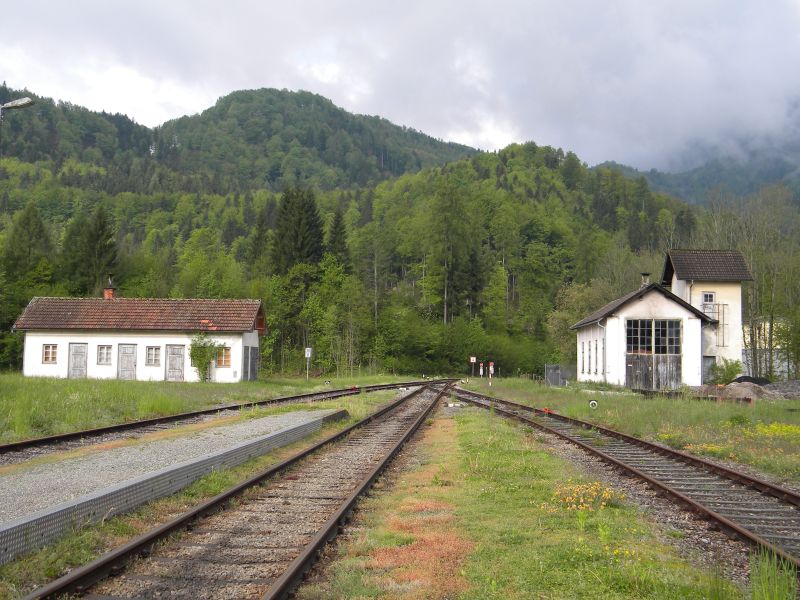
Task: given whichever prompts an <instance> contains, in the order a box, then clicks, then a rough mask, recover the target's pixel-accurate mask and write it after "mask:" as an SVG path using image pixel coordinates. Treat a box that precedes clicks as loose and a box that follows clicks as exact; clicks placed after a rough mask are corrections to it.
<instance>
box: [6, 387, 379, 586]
mask: <svg viewBox="0 0 800 600" xmlns="http://www.w3.org/2000/svg"><path fill="white" fill-rule="evenodd" d="M394 397H395V392H393V391H385V392H383V391H382V392H372V393H369V394H359V395H356V396H345V397H343V398H337V399H335V400H328V401H324V402H315V403H313V404H296V405H287V406H279V407H274V408H269V409H256V410H253V411H246V412H245V413H244V414H243V416H242V418H256V417H258V416H268V415H271V414H278V413H284V412H289V411H291V410H308V409H310V408H319V409H324V408H344V409H346V410H347V411H348V412H349V413H350V418H349V419H347V420H344V421H338V422H336V423H332V424H329V425H326V426H325V427H324V428H323V429H322V430H321V431H320V432H317V433H316V434H314V435H313V436H310V437H308V438H305V439H303V440H301V441H298V442H296V443H294V444H291V445H289V446H286V447H284V448H279V449H277V450H275V451H273V452H270V453H268V454H265V455H264V456H261V457H259V458H257V459H254V460H251V461H249V462H247V463H244V464H242V465H239V466H238V467H235V468H233V469H228V470H224V471H215V472H213V473H210V474H208V475H206V476H205V477H203V478H201V479H199V480H198V481H196V482H195V483H194V484H192V485H191V486H189V487H187V488H186V489H185V490H183V491H182V492H180V493H178V494H175V495H173V496H169V497H167V498H163V499H161V500H156V501H154V502H150V503H148V504H146V505H144V506H142V507H141V508H139V509H138V510H136V511H134V512H133V513H130V514H128V515H120V516H117V517H113V518H111V519H108V520H107V521H105V522H104V523H102V524H97V525H88V526H85V527H83V528H81V529H80V530H79V531H74V532H73V533H71V534H68V535H66V536H65V537H64V538H63V539H62V540H60V541H58V542H57V543H55V544H53V545H52V546H49V547H47V548H44V549H42V550H39V551H36V552H33V553H31V554H28V555H26V556H23V557H20V558H19V559H18V560H15V561H13V562H11V563H8V564H6V565H0V600H10V599H15V600H16V599H18V598H22V597H23V596H25V595H26V594H27V593H29V592H30V591H32V590H33V588H34V587H36V586H38V585H42V584H44V583H46V582H48V581H51V580H53V579H55V578H57V577H59V576H61V575H63V574H64V573H66V572H67V571H68V570H70V569H71V568H74V567H76V566H79V565H82V564H86V563H87V562H89V561H91V560H93V559H94V558H96V557H97V556H99V555H101V554H102V553H104V552H107V551H108V550H110V549H112V548H114V547H117V546H120V545H122V544H123V543H125V542H127V541H128V540H130V539H132V538H133V537H135V536H137V535H140V534H142V533H144V532H146V531H148V530H149V529H151V528H153V527H155V526H157V525H159V524H161V523H164V522H166V521H167V520H169V519H170V518H171V517H175V516H177V515H179V514H181V513H182V512H185V511H186V510H189V509H190V508H191V507H192V506H195V505H197V504H199V503H200V502H202V501H204V500H207V499H208V498H211V497H213V496H215V495H216V494H219V493H220V492H222V491H224V490H226V489H228V488H230V487H232V486H234V485H236V484H237V483H239V482H241V481H244V480H245V479H247V478H248V477H251V476H252V475H254V474H256V473H257V472H259V471H262V470H264V469H266V468H267V467H269V466H270V465H272V464H275V463H277V462H279V461H280V460H283V459H285V458H287V457H288V456H291V455H292V454H294V453H296V452H298V451H299V450H301V449H302V448H306V447H308V446H310V445H312V443H314V442H316V441H319V440H320V439H322V438H324V437H326V436H328V435H330V434H332V433H334V432H335V431H339V430H341V429H344V428H345V427H346V426H348V425H351V424H352V423H354V422H356V421H358V420H359V419H362V418H364V417H365V416H367V415H368V414H369V413H371V412H373V411H374V410H376V408H377V407H378V406H379V405H382V404H385V403H386V402H388V401H389V400H391V399H393V398H394Z"/></svg>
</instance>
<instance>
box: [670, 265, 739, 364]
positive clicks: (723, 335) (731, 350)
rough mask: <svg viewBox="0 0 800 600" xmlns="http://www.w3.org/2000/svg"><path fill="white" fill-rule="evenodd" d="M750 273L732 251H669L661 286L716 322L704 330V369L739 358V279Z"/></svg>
mask: <svg viewBox="0 0 800 600" xmlns="http://www.w3.org/2000/svg"><path fill="white" fill-rule="evenodd" d="M752 280H753V276H752V275H751V274H750V269H749V268H748V266H747V263H746V262H745V260H744V257H743V256H742V255H741V253H740V252H737V251H735V250H670V251H669V252H668V253H667V258H666V261H665V262H664V274H663V275H662V277H661V285H663V286H664V287H666V288H667V289H669V290H670V291H672V293H673V294H675V295H676V296H678V297H680V298H681V299H683V300H685V301H686V302H688V303H689V304H691V305H692V306H694V307H695V308H697V309H699V310H702V311H703V312H704V313H706V314H707V315H708V316H710V317H712V318H713V319H714V320H715V321H717V323H716V325H715V326H714V327H709V328H707V329H705V330H704V331H703V370H704V372H705V373H708V370H709V368H710V367H711V365H713V364H714V363H716V362H717V361H719V360H720V359H722V358H725V359H727V360H742V351H743V350H744V338H743V335H742V282H743V281H752Z"/></svg>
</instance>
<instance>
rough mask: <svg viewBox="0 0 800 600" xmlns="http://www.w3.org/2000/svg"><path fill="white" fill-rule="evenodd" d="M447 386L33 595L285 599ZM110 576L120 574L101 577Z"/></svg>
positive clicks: (414, 396) (431, 388)
mask: <svg viewBox="0 0 800 600" xmlns="http://www.w3.org/2000/svg"><path fill="white" fill-rule="evenodd" d="M449 385H450V383H441V384H439V385H430V384H429V385H425V386H424V387H420V388H418V389H416V390H414V391H412V392H410V393H408V394H406V395H405V396H404V397H402V398H401V399H399V400H397V401H395V402H393V403H392V404H390V405H389V406H387V407H386V408H384V409H382V410H380V411H378V412H377V413H375V414H373V415H372V416H370V417H368V418H367V419H365V420H363V421H361V422H360V423H357V424H356V425H353V426H352V427H350V428H348V429H346V430H345V431H343V432H341V433H338V434H335V435H333V436H331V437H330V438H328V439H327V440H324V441H323V442H320V443H319V444H317V445H316V446H314V447H312V448H310V449H308V450H306V451H304V452H302V453H300V454H298V455H296V456H294V457H292V458H291V459H288V460H286V461H284V462H282V463H281V464H279V465H276V466H275V467H272V468H270V469H269V470H267V471H265V472H263V473H261V474H259V475H257V476H255V477H253V478H251V479H250V480H248V481H247V482H245V483H243V484H241V485H239V486H237V487H236V488H233V489H232V490H229V491H227V492H225V493H223V494H220V495H219V496H217V497H215V498H213V499H211V500H209V501H208V502H206V503H205V504H203V505H201V506H199V507H196V508H195V509H193V510H191V511H189V512H187V513H185V514H183V515H181V516H180V517H178V518H177V519H175V520H174V521H171V522H170V523H167V524H165V525H162V526H161V527H159V528H158V529H156V530H153V531H151V532H150V533H148V534H145V535H143V536H141V537H139V538H137V539H135V540H133V541H132V542H130V543H128V544H126V545H125V546H123V547H121V548H118V549H117V550H115V551H113V552H111V553H109V554H107V555H105V556H103V557H100V558H99V559H97V560H96V561H94V562H93V563H91V564H89V565H87V566H85V567H82V568H79V569H76V570H74V571H72V572H71V573H69V574H68V575H66V576H65V577H62V578H61V579H58V580H56V581H54V582H52V583H51V584H49V585H47V586H45V587H43V588H40V589H38V590H36V591H34V592H33V593H32V594H31V595H29V596H28V597H27V598H28V599H33V598H55V597H60V596H62V595H64V594H69V593H84V592H87V590H88V593H87V595H86V597H87V598H95V599H98V600H99V599H100V598H102V599H105V600H112V599H115V598H153V597H158V598H187V599H189V598H191V599H202V598H215V599H216V598H285V597H287V596H288V594H289V593H290V592H291V591H292V590H293V589H294V588H295V587H296V586H297V584H298V583H299V581H300V580H301V579H302V576H303V575H304V573H305V572H306V571H307V570H308V569H309V568H310V567H311V565H312V564H313V562H314V560H315V559H316V557H317V555H318V554H319V552H320V551H321V549H322V547H323V546H324V545H325V544H326V543H327V541H329V540H330V539H331V538H332V537H334V536H335V535H336V532H337V530H338V529H339V527H340V526H341V525H343V524H344V523H345V522H346V520H347V519H348V518H349V515H350V514H351V513H352V510H353V508H354V506H355V503H356V500H357V498H358V496H359V495H360V494H361V493H363V492H364V491H366V490H367V489H369V487H370V486H371V484H372V483H373V482H374V480H375V479H376V478H377V477H378V475H379V474H380V472H381V471H382V469H383V468H384V467H385V466H386V465H387V464H388V463H389V461H390V460H391V458H392V457H393V456H394V455H395V454H396V453H397V452H398V451H399V449H400V448H401V447H402V445H403V444H404V443H405V441H406V440H408V438H409V437H410V436H411V435H412V434H413V433H414V431H416V429H417V428H418V427H419V425H421V424H422V423H423V422H424V421H425V418H426V417H427V415H428V414H429V412H430V411H431V410H432V409H433V407H434V406H435V405H436V403H437V402H438V400H439V399H440V398H441V397H442V395H443V394H444V393H445V391H446V390H447V388H448V387H449ZM234 498H236V502H231V500H232V499H234ZM180 531H182V533H181V535H179V536H176V537H172V539H170V540H168V541H165V542H164V543H163V544H162V545H159V546H158V547H155V544H156V542H158V541H160V540H165V538H168V537H171V536H174V534H175V533H176V532H180ZM144 556H147V558H141V557H144ZM137 557H140V560H136V561H135V562H134V563H133V564H130V565H129V566H128V567H127V568H126V566H127V565H128V563H129V562H130V561H132V560H133V559H135V558H137ZM109 574H115V575H117V576H116V577H114V578H112V579H109V580H107V581H101V580H102V579H103V578H105V577H106V576H107V575H109ZM98 581H101V582H100V583H99V584H98V585H95V586H94V587H91V589H88V588H90V586H93V584H95V583H96V582H98Z"/></svg>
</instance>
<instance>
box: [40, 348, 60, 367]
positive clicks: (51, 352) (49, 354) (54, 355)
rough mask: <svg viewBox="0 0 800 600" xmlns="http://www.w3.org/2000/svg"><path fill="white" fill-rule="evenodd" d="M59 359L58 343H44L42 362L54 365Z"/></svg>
mask: <svg viewBox="0 0 800 600" xmlns="http://www.w3.org/2000/svg"><path fill="white" fill-rule="evenodd" d="M57 361H58V344H44V345H43V346H42V363H44V364H46V365H54V364H56V362H57Z"/></svg>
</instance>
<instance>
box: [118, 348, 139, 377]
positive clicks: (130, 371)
mask: <svg viewBox="0 0 800 600" xmlns="http://www.w3.org/2000/svg"><path fill="white" fill-rule="evenodd" d="M117 379H136V344H120V345H119V360H118V361H117Z"/></svg>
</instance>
